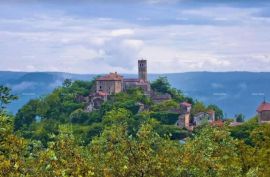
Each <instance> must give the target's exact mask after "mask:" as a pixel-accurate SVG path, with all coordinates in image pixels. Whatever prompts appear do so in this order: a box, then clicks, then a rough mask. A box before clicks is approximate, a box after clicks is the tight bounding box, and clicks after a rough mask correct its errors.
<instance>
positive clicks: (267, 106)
mask: <svg viewBox="0 0 270 177" xmlns="http://www.w3.org/2000/svg"><path fill="white" fill-rule="evenodd" d="M262 111H270V103H267V102H265V101H264V102H262V103H261V105H260V106H259V107H258V108H257V112H262Z"/></svg>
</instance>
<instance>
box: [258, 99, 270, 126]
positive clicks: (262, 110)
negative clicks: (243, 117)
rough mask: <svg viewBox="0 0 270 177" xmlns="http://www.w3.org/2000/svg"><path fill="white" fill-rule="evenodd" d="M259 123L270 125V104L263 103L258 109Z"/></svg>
mask: <svg viewBox="0 0 270 177" xmlns="http://www.w3.org/2000/svg"><path fill="white" fill-rule="evenodd" d="M257 113H258V121H259V123H260V124H262V123H270V103H267V102H266V101H263V102H262V103H261V104H260V106H259V107H258V108H257Z"/></svg>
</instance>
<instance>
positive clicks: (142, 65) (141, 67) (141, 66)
mask: <svg viewBox="0 0 270 177" xmlns="http://www.w3.org/2000/svg"><path fill="white" fill-rule="evenodd" d="M138 71H139V79H140V80H143V81H144V82H147V60H144V59H142V60H138Z"/></svg>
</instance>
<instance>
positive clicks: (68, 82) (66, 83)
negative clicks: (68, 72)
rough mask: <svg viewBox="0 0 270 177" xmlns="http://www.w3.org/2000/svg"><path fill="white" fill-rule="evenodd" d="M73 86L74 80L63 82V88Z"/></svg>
mask: <svg viewBox="0 0 270 177" xmlns="http://www.w3.org/2000/svg"><path fill="white" fill-rule="evenodd" d="M71 84H72V80H71V79H65V80H64V82H63V87H70V86H71Z"/></svg>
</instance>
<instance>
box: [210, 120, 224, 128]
mask: <svg viewBox="0 0 270 177" xmlns="http://www.w3.org/2000/svg"><path fill="white" fill-rule="evenodd" d="M211 125H212V126H217V127H222V126H223V125H224V123H223V121H222V120H216V121H212V122H211Z"/></svg>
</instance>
